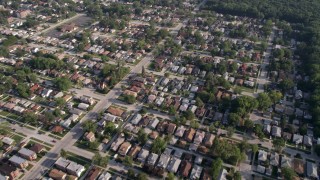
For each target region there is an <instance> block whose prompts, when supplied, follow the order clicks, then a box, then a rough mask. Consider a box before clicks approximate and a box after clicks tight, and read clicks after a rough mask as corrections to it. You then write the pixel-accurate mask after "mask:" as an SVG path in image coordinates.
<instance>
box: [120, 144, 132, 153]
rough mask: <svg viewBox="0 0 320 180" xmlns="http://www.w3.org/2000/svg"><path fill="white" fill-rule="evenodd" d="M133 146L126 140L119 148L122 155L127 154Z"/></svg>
mask: <svg viewBox="0 0 320 180" xmlns="http://www.w3.org/2000/svg"><path fill="white" fill-rule="evenodd" d="M130 148H131V144H130V143H129V142H124V143H122V144H121V146H120V148H119V150H118V153H119V154H120V155H121V156H125V155H126V154H127V153H128V151H129V149H130Z"/></svg>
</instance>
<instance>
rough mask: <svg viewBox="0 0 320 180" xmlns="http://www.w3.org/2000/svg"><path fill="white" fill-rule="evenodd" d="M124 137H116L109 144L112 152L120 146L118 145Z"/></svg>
mask: <svg viewBox="0 0 320 180" xmlns="http://www.w3.org/2000/svg"><path fill="white" fill-rule="evenodd" d="M124 140H125V139H124V138H123V137H118V138H117V139H116V140H115V141H114V142H113V143H112V144H111V150H113V151H114V152H116V151H117V150H118V148H119V147H120V145H121V144H122V143H123V142H124Z"/></svg>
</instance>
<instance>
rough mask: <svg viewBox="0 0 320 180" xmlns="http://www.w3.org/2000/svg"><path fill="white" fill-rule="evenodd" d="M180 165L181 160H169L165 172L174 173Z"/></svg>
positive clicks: (175, 158)
mask: <svg viewBox="0 0 320 180" xmlns="http://www.w3.org/2000/svg"><path fill="white" fill-rule="evenodd" d="M180 163H181V160H180V159H179V158H177V157H173V158H171V160H170V162H169V164H168V166H167V170H168V171H169V172H172V173H176V172H177V171H178V168H179V166H180Z"/></svg>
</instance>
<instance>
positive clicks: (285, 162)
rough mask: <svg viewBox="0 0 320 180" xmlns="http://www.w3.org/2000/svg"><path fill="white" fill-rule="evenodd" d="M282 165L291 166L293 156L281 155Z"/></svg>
mask: <svg viewBox="0 0 320 180" xmlns="http://www.w3.org/2000/svg"><path fill="white" fill-rule="evenodd" d="M281 167H291V158H289V157H287V156H282V157H281Z"/></svg>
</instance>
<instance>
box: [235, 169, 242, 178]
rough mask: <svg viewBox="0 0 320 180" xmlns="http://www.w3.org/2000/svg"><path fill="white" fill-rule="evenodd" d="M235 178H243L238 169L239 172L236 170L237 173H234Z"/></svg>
mask: <svg viewBox="0 0 320 180" xmlns="http://www.w3.org/2000/svg"><path fill="white" fill-rule="evenodd" d="M233 179H234V180H241V179H242V177H241V174H240V172H239V171H237V172H235V173H234V174H233Z"/></svg>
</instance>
